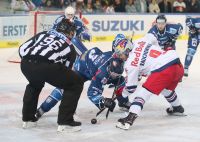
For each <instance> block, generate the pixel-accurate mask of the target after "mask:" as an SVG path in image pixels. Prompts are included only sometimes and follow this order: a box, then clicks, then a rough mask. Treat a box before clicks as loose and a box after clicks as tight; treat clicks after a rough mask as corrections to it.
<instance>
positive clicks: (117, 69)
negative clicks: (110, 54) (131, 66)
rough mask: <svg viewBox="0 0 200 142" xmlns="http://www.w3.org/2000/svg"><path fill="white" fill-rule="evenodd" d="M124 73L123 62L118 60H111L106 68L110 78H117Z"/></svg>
mask: <svg viewBox="0 0 200 142" xmlns="http://www.w3.org/2000/svg"><path fill="white" fill-rule="evenodd" d="M123 71H124V62H123V61H122V60H121V59H119V58H112V59H111V60H110V64H109V66H108V72H109V74H110V76H111V77H112V78H117V77H119V76H121V75H122V73H123Z"/></svg>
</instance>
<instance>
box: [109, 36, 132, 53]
mask: <svg viewBox="0 0 200 142" xmlns="http://www.w3.org/2000/svg"><path fill="white" fill-rule="evenodd" d="M113 49H114V51H115V53H116V54H118V55H120V54H125V55H127V56H128V54H129V52H130V51H131V50H132V49H133V43H132V42H131V41H130V40H128V39H127V38H121V39H118V40H114V41H113Z"/></svg>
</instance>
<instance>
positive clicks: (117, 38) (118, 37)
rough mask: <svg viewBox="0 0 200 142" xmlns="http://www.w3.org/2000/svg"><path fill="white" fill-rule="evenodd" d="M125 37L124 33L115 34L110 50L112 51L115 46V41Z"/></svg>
mask: <svg viewBox="0 0 200 142" xmlns="http://www.w3.org/2000/svg"><path fill="white" fill-rule="evenodd" d="M125 38H126V37H125V35H123V34H117V36H116V37H115V39H114V40H113V42H112V50H113V51H114V48H115V47H116V45H115V44H116V43H117V42H118V41H119V40H121V39H125Z"/></svg>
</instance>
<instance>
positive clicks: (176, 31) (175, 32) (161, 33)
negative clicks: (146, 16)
mask: <svg viewBox="0 0 200 142" xmlns="http://www.w3.org/2000/svg"><path fill="white" fill-rule="evenodd" d="M155 22H156V23H155V25H154V26H153V27H152V28H151V29H150V30H149V32H148V33H152V34H153V35H154V36H155V37H156V38H157V40H158V44H159V46H160V47H161V48H162V49H164V50H169V49H174V50H175V49H176V47H175V43H176V40H177V38H178V36H179V35H180V34H181V33H182V30H183V26H182V25H181V24H179V23H178V24H168V23H167V19H166V17H165V15H163V14H162V15H158V16H157V18H156V21H155Z"/></svg>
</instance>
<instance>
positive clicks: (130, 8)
mask: <svg viewBox="0 0 200 142" xmlns="http://www.w3.org/2000/svg"><path fill="white" fill-rule="evenodd" d="M134 1H135V0H128V3H127V4H126V6H125V9H126V12H127V13H136V12H137V10H136V8H135V5H134Z"/></svg>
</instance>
